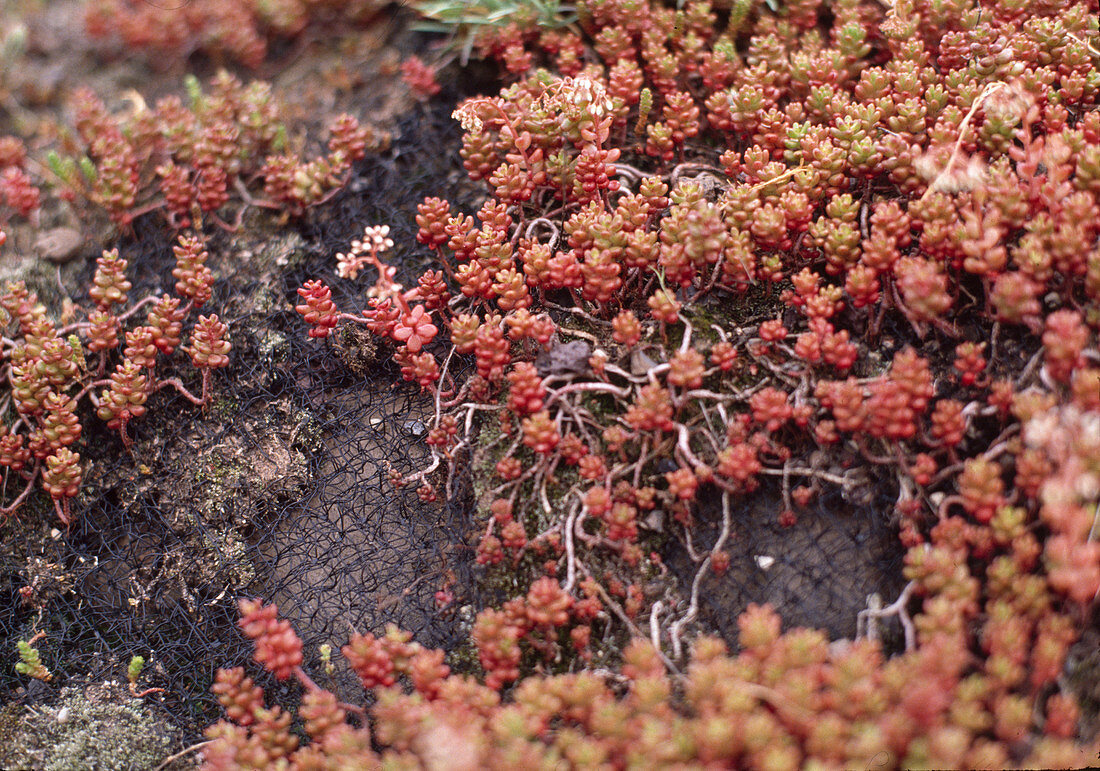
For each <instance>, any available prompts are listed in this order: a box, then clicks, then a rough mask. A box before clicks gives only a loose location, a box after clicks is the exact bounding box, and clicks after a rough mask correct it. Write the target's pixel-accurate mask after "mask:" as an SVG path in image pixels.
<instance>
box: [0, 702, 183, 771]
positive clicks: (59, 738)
mask: <svg viewBox="0 0 1100 771" xmlns="http://www.w3.org/2000/svg"><path fill="white" fill-rule="evenodd" d="M180 746H181V736H180V734H179V732H178V730H176V729H175V728H174V727H173V726H170V725H167V724H166V723H164V722H163V721H162V720H161V719H159V718H158V717H157V716H156V715H155V713H154V712H153V711H152V710H151V709H149V708H148V707H147V706H146V705H145V704H144V703H143V702H142V701H140V700H139V699H135V698H134V697H133V696H131V695H130V693H129V691H128V690H127V688H126V687H125V686H124V685H122V684H120V683H116V682H108V683H100V684H97V685H92V686H88V687H87V688H83V689H81V688H63V689H62V690H61V693H60V694H59V696H58V698H57V700H56V702H55V703H53V704H51V705H48V706H45V705H43V706H35V707H22V706H18V705H14V704H13V705H8V706H7V707H5V708H4V710H3V712H2V713H0V766H2V767H4V768H34V769H42V771H111V770H113V769H118V771H124V770H125V771H129V770H130V769H153V768H157V767H158V766H159V765H160V764H161V763H163V762H164V761H165V759H166V758H168V757H169V756H171V755H172V754H173V753H174V752H175V751H177V750H178V749H179V748H180ZM167 768H170V769H177V770H178V769H185V768H194V761H193V760H187V759H182V760H179V761H173V763H172V764H171V765H169V766H167Z"/></svg>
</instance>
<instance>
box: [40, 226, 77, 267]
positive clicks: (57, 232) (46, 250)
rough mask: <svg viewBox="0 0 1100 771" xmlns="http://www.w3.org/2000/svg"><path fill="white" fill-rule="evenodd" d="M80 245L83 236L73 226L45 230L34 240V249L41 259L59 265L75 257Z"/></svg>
mask: <svg viewBox="0 0 1100 771" xmlns="http://www.w3.org/2000/svg"><path fill="white" fill-rule="evenodd" d="M82 246H84V236H83V235H81V234H80V231H79V230H74V229H73V228H53V229H51V230H47V231H46V232H44V233H42V234H41V235H39V236H38V239H37V240H35V242H34V248H35V251H37V252H38V255H39V256H40V257H41V258H42V259H44V260H48V261H50V262H52V263H55V264H59V265H60V264H62V263H66V262H68V261H69V260H71V259H73V258H74V257H76V256H77V255H78V254H79V253H80V247H82Z"/></svg>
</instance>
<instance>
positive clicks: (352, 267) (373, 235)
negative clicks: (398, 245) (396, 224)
mask: <svg viewBox="0 0 1100 771" xmlns="http://www.w3.org/2000/svg"><path fill="white" fill-rule="evenodd" d="M389 235H390V226H389V225H368V226H367V227H366V228H365V229H364V230H363V237H362V238H359V239H356V240H355V241H352V242H351V249H349V250H348V252H347V253H346V254H345V253H343V252H340V253H339V254H337V255H336V274H337V275H338V276H340V278H351V279H354V278H355V277H356V276H358V275H359V271H361V270H362V269H363V268H364V267H365V266H366V265H367V264H368V263H372V262H377V259H378V255H379V254H381V253H382V252H384V251H386V250H387V249H390V248H392V247H393V239H392V238H390V237H389Z"/></svg>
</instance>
